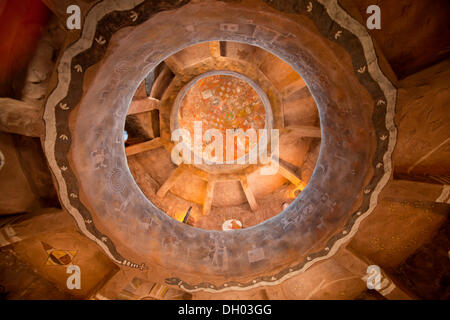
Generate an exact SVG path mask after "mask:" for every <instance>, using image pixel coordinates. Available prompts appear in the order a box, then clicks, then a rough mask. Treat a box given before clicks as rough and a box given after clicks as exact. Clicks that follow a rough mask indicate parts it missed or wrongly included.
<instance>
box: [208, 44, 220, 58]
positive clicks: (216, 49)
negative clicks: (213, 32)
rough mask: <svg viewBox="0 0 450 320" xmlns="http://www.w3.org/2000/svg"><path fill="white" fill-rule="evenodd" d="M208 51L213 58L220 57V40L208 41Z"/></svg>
mask: <svg viewBox="0 0 450 320" xmlns="http://www.w3.org/2000/svg"><path fill="white" fill-rule="evenodd" d="M209 52H210V53H211V57H213V58H218V57H220V42H219V41H211V42H209Z"/></svg>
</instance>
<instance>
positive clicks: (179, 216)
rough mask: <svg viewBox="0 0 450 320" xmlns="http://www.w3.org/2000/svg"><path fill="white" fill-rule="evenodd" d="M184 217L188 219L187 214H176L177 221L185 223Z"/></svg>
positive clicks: (180, 212) (178, 212) (179, 212)
mask: <svg viewBox="0 0 450 320" xmlns="http://www.w3.org/2000/svg"><path fill="white" fill-rule="evenodd" d="M184 217H186V212H182V211H177V212H175V220H177V221H180V222H183V220H184Z"/></svg>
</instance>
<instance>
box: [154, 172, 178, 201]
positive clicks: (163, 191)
mask: <svg viewBox="0 0 450 320" xmlns="http://www.w3.org/2000/svg"><path fill="white" fill-rule="evenodd" d="M184 172H185V168H184V167H183V166H179V167H177V168H176V169H175V170H174V171H172V173H171V174H170V176H169V178H168V179H167V180H166V182H164V183H163V185H162V186H161V188H159V190H158V192H157V193H156V195H157V196H158V197H159V198H164V197H165V195H166V194H167V192H168V191H169V190H170V188H172V187H173V186H174V185H175V183H176V182H177V180H178V179H179V178H180V177H181V175H182V174H183V173H184Z"/></svg>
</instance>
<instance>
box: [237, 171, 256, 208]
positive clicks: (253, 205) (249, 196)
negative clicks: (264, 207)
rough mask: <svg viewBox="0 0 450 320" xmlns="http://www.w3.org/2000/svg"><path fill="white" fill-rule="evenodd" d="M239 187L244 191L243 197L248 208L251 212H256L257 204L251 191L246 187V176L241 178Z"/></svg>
mask: <svg viewBox="0 0 450 320" xmlns="http://www.w3.org/2000/svg"><path fill="white" fill-rule="evenodd" d="M240 181H241V186H242V189H243V190H244V193H245V197H246V198H247V201H248V204H249V205H250V208H251V209H252V211H256V210H257V209H258V204H257V202H256V199H255V196H254V195H253V192H252V190H251V189H250V187H249V185H248V180H247V177H246V176H242V177H241V179H240Z"/></svg>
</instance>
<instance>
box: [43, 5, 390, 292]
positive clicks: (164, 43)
mask: <svg viewBox="0 0 450 320" xmlns="http://www.w3.org/2000/svg"><path fill="white" fill-rule="evenodd" d="M267 3H272V2H271V1H268V2H267ZM211 40H225V41H226V40H229V41H238V42H245V43H249V44H253V45H257V46H260V47H262V48H264V49H266V50H268V51H270V52H272V53H274V54H276V55H277V56H278V57H280V58H282V59H284V60H285V61H286V62H287V63H289V64H290V65H291V66H292V67H293V68H294V69H295V70H296V71H297V72H298V73H299V74H300V75H301V77H302V78H303V79H304V80H305V82H306V83H307V84H308V87H309V89H310V91H311V93H312V94H313V96H314V98H315V100H316V102H317V105H318V108H319V112H320V120H321V128H322V144H321V152H320V156H319V159H318V162H317V166H316V169H315V171H314V174H313V176H312V178H311V180H310V183H309V184H308V186H307V187H306V189H305V190H304V191H303V192H302V193H301V194H300V195H299V197H298V198H297V199H296V200H295V201H294V202H293V203H292V205H291V206H289V207H288V208H287V209H286V210H284V211H283V212H282V213H281V214H279V215H277V216H275V217H274V218H272V219H270V220H267V221H265V222H264V223H262V224H260V225H258V226H255V227H252V228H248V229H242V230H232V231H226V232H223V231H206V230H201V229H196V228H192V227H190V226H187V225H184V224H182V223H179V222H177V221H175V220H173V219H171V218H169V217H168V216H167V215H165V214H164V213H163V212H161V211H160V210H159V209H157V208H156V207H154V206H153V205H152V204H151V203H150V202H149V201H148V200H147V198H146V197H145V196H144V195H143V194H142V192H141V191H140V190H139V188H138V186H137V185H136V183H135V182H134V179H133V177H132V176H131V174H130V172H129V169H128V167H127V161H126V158H125V152H124V143H123V126H124V122H125V116H126V113H127V109H128V105H129V102H130V100H131V98H132V96H133V93H134V92H135V91H136V88H137V86H138V85H139V83H140V82H141V81H142V80H143V78H144V77H145V75H146V74H148V72H149V71H150V70H151V69H152V68H154V67H155V66H156V65H157V64H158V63H159V62H160V61H162V60H163V59H165V58H166V57H168V56H169V55H171V54H172V53H174V52H176V51H178V50H180V49H182V48H184V47H187V46H189V45H193V44H195V43H199V42H204V41H211ZM93 65H96V68H91V69H90V68H89V67H91V66H93ZM57 71H58V83H57V85H56V88H55V89H54V90H53V91H52V93H51V94H50V96H49V97H48V99H47V103H46V108H45V115H44V120H45V123H46V136H45V152H46V155H47V158H48V161H49V164H50V167H51V170H52V172H53V174H54V175H55V178H56V181H57V184H58V191H59V195H60V198H61V202H62V204H63V206H64V207H65V208H66V209H67V210H68V212H69V213H70V214H72V215H73V217H74V218H75V219H76V221H77V223H78V226H79V228H80V229H81V231H82V232H83V233H84V234H85V235H86V236H87V237H89V238H90V239H92V240H94V241H96V242H97V243H98V245H99V246H101V247H102V248H103V250H104V251H105V252H106V253H107V254H108V255H109V256H110V257H111V259H113V261H115V262H116V263H118V264H121V265H124V266H129V267H132V268H138V269H141V270H142V271H143V272H145V271H146V270H147V271H149V274H151V276H152V277H153V278H154V279H155V280H160V281H165V282H166V283H167V284H169V285H176V286H179V287H180V288H182V289H184V290H187V291H197V290H208V291H213V292H215V291H223V290H230V289H238V290H245V289H248V288H253V287H255V286H262V285H271V284H278V283H280V282H281V281H283V280H285V279H288V278H289V277H291V276H293V275H295V274H298V273H299V272H302V271H304V270H306V269H307V268H308V267H309V266H310V265H311V264H313V263H315V262H317V261H320V260H323V259H326V258H328V257H330V256H332V255H333V254H334V253H335V252H336V251H337V249H338V248H339V247H340V246H341V245H342V244H343V243H344V242H345V241H347V240H348V239H350V237H351V236H352V235H353V234H354V233H355V232H356V230H357V228H358V225H359V224H360V222H361V220H362V219H364V218H365V217H366V216H367V215H368V214H370V213H371V211H372V210H373V208H374V207H375V206H376V203H377V196H378V194H379V192H380V191H381V189H382V188H383V187H384V185H385V184H386V182H387V180H388V179H389V177H390V174H391V153H392V150H393V148H394V145H395V137H396V129H395V126H394V123H393V115H394V108H395V97H396V90H395V88H394V87H393V86H392V84H391V83H390V81H389V80H388V79H387V78H386V77H385V76H384V75H383V73H382V72H381V70H380V67H379V66H378V62H377V57H376V54H375V50H374V47H373V44H372V41H371V38H370V36H369V35H368V34H367V32H366V30H365V29H364V27H363V26H362V25H360V24H359V23H358V22H356V21H355V20H354V19H352V18H351V17H350V16H349V15H348V14H347V13H346V12H345V11H344V10H343V9H342V8H341V7H340V6H339V5H338V4H337V1H335V0H319V1H300V2H299V1H283V2H280V1H279V2H276V4H273V5H272V6H269V4H266V3H264V2H259V1H255V2H253V1H252V2H251V3H247V2H245V3H240V2H220V1H218V2H213V1H207V2H204V3H203V2H200V3H198V2H196V3H188V1H177V2H172V1H140V0H134V1H131V0H130V1H128V0H123V1H120V3H119V2H117V1H108V0H105V1H101V2H99V3H96V4H95V5H94V6H93V7H92V8H91V10H90V12H89V13H88V15H87V17H86V19H85V24H84V28H83V30H82V35H81V37H80V39H79V40H77V41H75V43H74V44H72V45H70V46H68V47H67V48H66V50H65V51H64V52H63V54H62V56H61V59H60V62H59V65H58V70H57Z"/></svg>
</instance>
